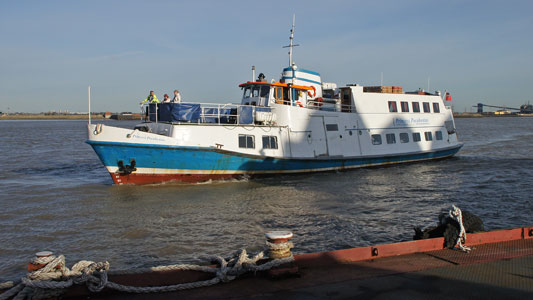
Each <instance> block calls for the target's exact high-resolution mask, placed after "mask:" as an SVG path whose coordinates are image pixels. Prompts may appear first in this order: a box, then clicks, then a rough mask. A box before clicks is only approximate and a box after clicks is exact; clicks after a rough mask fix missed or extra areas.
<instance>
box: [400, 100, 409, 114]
mask: <svg viewBox="0 0 533 300" xmlns="http://www.w3.org/2000/svg"><path fill="white" fill-rule="evenodd" d="M400 104H401V106H402V112H409V103H408V102H407V101H402V102H400Z"/></svg>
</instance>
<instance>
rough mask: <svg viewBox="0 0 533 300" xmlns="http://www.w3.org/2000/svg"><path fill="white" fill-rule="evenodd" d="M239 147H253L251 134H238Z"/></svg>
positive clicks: (253, 140) (253, 142)
mask: <svg viewBox="0 0 533 300" xmlns="http://www.w3.org/2000/svg"><path fill="white" fill-rule="evenodd" d="M239 148H252V149H253V148H255V139H254V136H253V135H247V134H239Z"/></svg>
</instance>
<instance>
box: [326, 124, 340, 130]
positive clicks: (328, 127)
mask: <svg viewBox="0 0 533 300" xmlns="http://www.w3.org/2000/svg"><path fill="white" fill-rule="evenodd" d="M326 130H327V131H339V126H338V125H337V124H326Z"/></svg>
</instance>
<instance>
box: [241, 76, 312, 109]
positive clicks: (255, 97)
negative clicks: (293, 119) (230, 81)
mask: <svg viewBox="0 0 533 300" xmlns="http://www.w3.org/2000/svg"><path fill="white" fill-rule="evenodd" d="M239 87H241V89H243V96H242V102H241V104H242V105H253V106H271V105H272V104H274V103H276V104H284V105H291V106H299V107H306V106H307V102H308V99H309V98H311V97H312V96H313V93H314V89H313V87H309V86H301V85H294V84H287V83H282V82H272V83H269V82H259V81H257V82H246V83H243V84H241V85H239Z"/></svg>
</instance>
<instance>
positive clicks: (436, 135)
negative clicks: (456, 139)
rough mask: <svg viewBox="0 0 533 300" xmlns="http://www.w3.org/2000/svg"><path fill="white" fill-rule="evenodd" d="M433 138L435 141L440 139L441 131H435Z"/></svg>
mask: <svg viewBox="0 0 533 300" xmlns="http://www.w3.org/2000/svg"><path fill="white" fill-rule="evenodd" d="M435 138H436V139H437V141H442V131H440V130H439V131H435Z"/></svg>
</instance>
